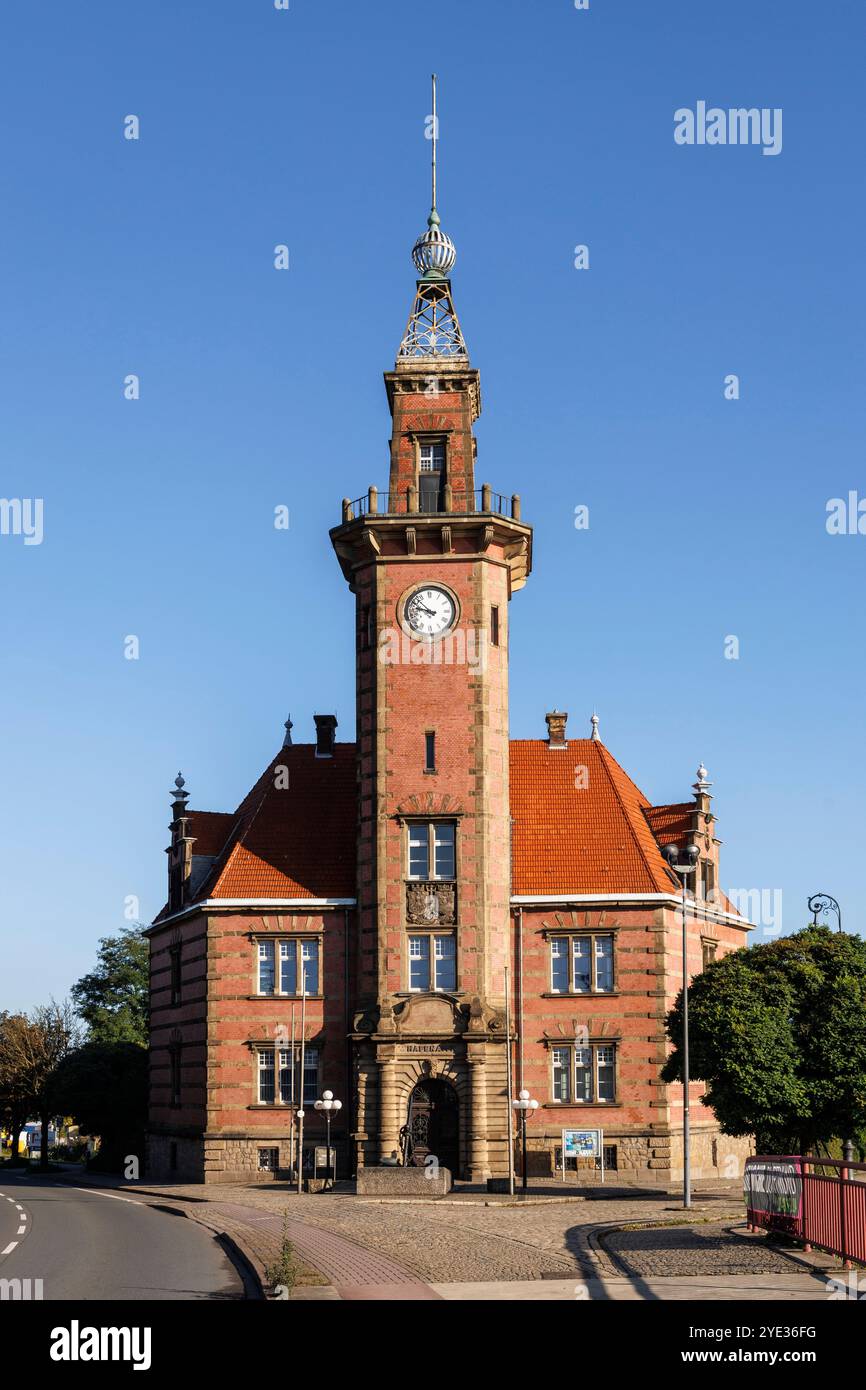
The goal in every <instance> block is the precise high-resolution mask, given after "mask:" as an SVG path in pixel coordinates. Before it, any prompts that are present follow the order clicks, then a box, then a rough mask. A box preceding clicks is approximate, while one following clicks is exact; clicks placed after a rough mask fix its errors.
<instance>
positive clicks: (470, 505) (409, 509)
mask: <svg viewBox="0 0 866 1390" xmlns="http://www.w3.org/2000/svg"><path fill="white" fill-rule="evenodd" d="M440 513H446V514H448V515H450V516H474V515H480V516H505V517H509V518H510V519H511V520H512V521H519V520H520V496H519V494H518V493H516V492H514V493H512V494H511V496H510V497H508V496H506V495H505V494H504V493H501V492H494V491H493V490H492V488H491V487H490V485H489V484H488V483H485V484H484V486H483V487H480V488H476V489H475V490H474V491H473V492H464V491H462V490H458V489H457V488H454V487H452V486H451V484H450V483H445V485H444V486H443V487H442V488H441V489H440V490H439V492H438V493H437V494H436V496H431V495H430V494H429V493H428V492H427V491H426V490H425V489H422V490H420V491H419V489H418V488H417V487H416V486H415V485H414V484H413V483H409V484H408V485H407V486H406V487H404V488H402V489H401V490H400V491H399V492H387V491H383V492H380V491H379V489H378V488H377V487H370V488H368V489H367V491H366V492H365V493H364V495H363V497H356V498H355V500H354V501H351V500H350V499H349V498H348V497H344V498H343V521H354V520H355V519H356V518H357V517H361V516H430V515H436V514H440Z"/></svg>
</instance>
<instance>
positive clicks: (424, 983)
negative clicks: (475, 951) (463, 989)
mask: <svg viewBox="0 0 866 1390" xmlns="http://www.w3.org/2000/svg"><path fill="white" fill-rule="evenodd" d="M409 988H410V990H441V989H447V990H453V989H456V988H457V952H456V944H455V941H454V935H453V933H451V932H449V933H448V934H447V935H446V934H442V935H440V934H435V935H434V934H433V933H430V934H429V935H428V934H427V933H424V934H423V935H419V936H415V935H414V934H413V935H412V936H410V937H409Z"/></svg>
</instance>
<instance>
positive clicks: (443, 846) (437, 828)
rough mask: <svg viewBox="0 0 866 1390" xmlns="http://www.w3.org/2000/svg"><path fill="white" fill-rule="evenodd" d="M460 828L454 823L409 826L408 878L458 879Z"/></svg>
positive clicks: (420, 823) (419, 823)
mask: <svg viewBox="0 0 866 1390" xmlns="http://www.w3.org/2000/svg"><path fill="white" fill-rule="evenodd" d="M456 836H457V827H456V826H455V824H454V822H453V821H416V822H415V823H414V824H412V825H410V826H409V877H410V878H429V879H433V878H442V879H452V878H454V877H455V876H456V869H457V860H456Z"/></svg>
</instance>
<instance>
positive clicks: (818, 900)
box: [808, 893, 842, 931]
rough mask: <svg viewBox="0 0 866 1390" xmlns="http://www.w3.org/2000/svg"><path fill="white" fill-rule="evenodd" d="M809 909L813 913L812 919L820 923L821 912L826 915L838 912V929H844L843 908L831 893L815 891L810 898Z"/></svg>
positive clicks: (816, 923)
mask: <svg viewBox="0 0 866 1390" xmlns="http://www.w3.org/2000/svg"><path fill="white" fill-rule="evenodd" d="M808 906H809V911H810V912H811V914H812V921H813V922H814V923H815V926H817V925H818V916H819V914H820V915H821V916H822V917H825V916H826V915H827V913H828V912H835V914H836V930H837V931H841V930H842V909H841V907H840V906H839V904H838V903H837V901H836V899H835V898H831V897H830V894H829V893H813V894H812V896H811V898H810V899H809V904H808Z"/></svg>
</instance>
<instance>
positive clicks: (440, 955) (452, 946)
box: [433, 935, 457, 990]
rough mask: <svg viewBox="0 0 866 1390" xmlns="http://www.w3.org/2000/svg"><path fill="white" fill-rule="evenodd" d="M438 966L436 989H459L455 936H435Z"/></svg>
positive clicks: (434, 986) (435, 981) (436, 962)
mask: <svg viewBox="0 0 866 1390" xmlns="http://www.w3.org/2000/svg"><path fill="white" fill-rule="evenodd" d="M433 941H434V943H435V952H434V960H435V965H436V971H435V978H434V984H433V988H434V989H448V990H454V989H456V988H457V951H456V943H455V941H454V937H453V936H450V935H449V936H434V938H433Z"/></svg>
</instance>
